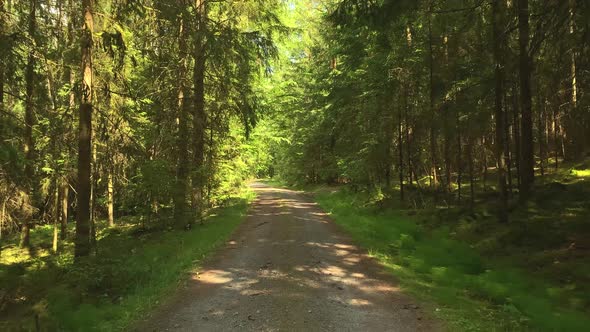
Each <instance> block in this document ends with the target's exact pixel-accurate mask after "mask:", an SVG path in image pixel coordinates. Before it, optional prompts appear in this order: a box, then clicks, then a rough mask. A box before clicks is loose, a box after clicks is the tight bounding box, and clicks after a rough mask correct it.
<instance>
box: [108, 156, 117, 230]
mask: <svg viewBox="0 0 590 332" xmlns="http://www.w3.org/2000/svg"><path fill="white" fill-rule="evenodd" d="M107 169H108V170H107V172H108V174H107V214H108V224H109V227H115V206H114V205H115V188H114V183H113V182H114V181H113V167H112V166H111V165H109V166H108V167H107Z"/></svg>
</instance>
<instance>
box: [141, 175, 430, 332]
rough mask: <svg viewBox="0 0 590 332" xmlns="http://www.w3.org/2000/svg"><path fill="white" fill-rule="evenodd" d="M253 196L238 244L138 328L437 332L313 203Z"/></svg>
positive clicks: (289, 194)
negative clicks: (254, 199)
mask: <svg viewBox="0 0 590 332" xmlns="http://www.w3.org/2000/svg"><path fill="white" fill-rule="evenodd" d="M253 188H254V190H256V191H257V193H258V198H257V199H256V201H255V202H254V204H253V206H252V207H251V209H250V212H249V215H248V217H247V219H246V220H245V222H244V223H243V224H242V225H241V226H240V227H239V229H238V230H237V231H236V233H235V234H234V235H233V237H232V239H231V240H230V241H229V242H228V243H227V245H226V246H225V247H224V248H222V249H221V250H219V252H218V253H216V254H215V255H214V257H212V259H211V260H209V261H208V262H207V263H206V264H205V266H204V268H203V269H202V271H201V273H200V274H198V275H195V276H193V277H192V279H191V280H190V282H189V284H188V286H187V287H186V288H185V289H182V290H181V291H179V292H178V295H177V296H176V297H175V298H174V299H173V300H172V301H170V303H168V304H166V305H164V306H163V307H162V308H160V309H159V310H158V311H157V312H156V313H155V314H154V315H153V317H151V318H149V319H148V320H147V321H146V322H144V324H142V326H141V327H140V328H139V329H138V330H141V331H228V330H240V331H241V330H247V331H433V330H435V331H436V330H440V327H439V325H438V324H437V323H436V322H435V321H433V320H431V319H428V318H427V317H426V315H425V313H424V312H423V311H422V309H421V308H420V307H419V306H418V305H416V303H415V302H414V301H412V299H411V298H410V297H408V296H407V295H404V294H402V293H400V291H399V289H398V287H397V285H396V282H395V281H394V279H392V277H391V276H390V275H388V274H387V273H384V272H383V269H382V268H381V267H380V266H379V265H378V264H377V263H376V262H375V261H374V260H372V259H371V258H369V257H367V256H366V255H365V253H364V252H363V251H362V250H360V249H359V248H357V247H356V246H354V245H353V244H352V242H351V240H350V239H349V238H348V237H347V236H345V235H344V234H343V233H342V232H341V231H340V230H339V228H338V227H337V226H336V225H335V224H333V222H332V221H331V220H330V219H329V217H328V216H327V215H326V214H325V213H324V212H323V211H322V210H321V209H320V208H319V207H318V206H317V205H316V204H314V203H312V202H311V201H310V200H309V199H308V198H306V197H305V196H304V195H302V194H300V193H298V192H295V191H290V190H285V189H276V188H270V187H268V186H266V185H263V184H260V183H255V184H253ZM195 231H198V229H197V230H195Z"/></svg>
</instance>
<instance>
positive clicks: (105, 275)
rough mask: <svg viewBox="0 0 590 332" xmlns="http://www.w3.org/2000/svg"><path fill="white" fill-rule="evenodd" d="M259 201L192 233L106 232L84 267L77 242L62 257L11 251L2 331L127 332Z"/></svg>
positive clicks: (2, 263)
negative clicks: (76, 251) (78, 260)
mask: <svg viewBox="0 0 590 332" xmlns="http://www.w3.org/2000/svg"><path fill="white" fill-rule="evenodd" d="M252 199H253V193H252V192H244V193H242V195H241V196H238V197H235V199H234V200H233V204H231V205H229V206H227V207H224V208H220V209H218V210H216V211H215V216H213V217H211V218H207V219H206V220H205V224H204V225H203V226H195V228H196V229H195V230H194V231H190V232H187V231H175V230H170V231H165V232H159V231H157V229H150V228H148V229H145V228H141V227H140V226H139V225H135V224H126V225H124V226H121V227H120V228H116V229H104V230H102V231H101V232H100V234H99V241H98V242H99V244H98V245H99V246H100V248H101V250H100V252H99V255H97V256H96V257H89V258H87V259H86V260H85V261H83V262H81V263H80V264H73V260H72V258H73V257H72V253H73V250H72V249H73V248H72V246H71V243H70V242H66V247H65V248H64V250H62V252H61V254H60V255H49V252H47V251H46V249H43V250H41V249H39V251H38V252H36V253H35V255H34V256H32V257H29V256H28V255H26V251H23V250H21V249H17V248H16V247H13V246H9V247H4V248H3V251H2V257H1V259H0V282H1V283H2V286H3V289H5V291H7V292H8V293H3V298H2V303H0V306H4V307H6V310H3V313H2V316H0V317H1V322H0V329H2V330H13V329H16V328H19V329H24V330H34V326H35V318H34V316H35V314H37V315H38V316H39V319H40V326H41V328H42V329H44V330H65V331H79V330H92V331H120V330H127V329H128V328H129V327H130V324H132V323H133V322H134V321H136V320H138V319H140V318H141V317H142V315H144V314H145V313H146V312H148V311H149V310H151V309H152V308H153V307H155V306H156V305H157V304H158V303H159V301H160V300H161V299H162V297H163V296H165V295H168V294H170V293H171V292H173V291H174V290H175V288H176V287H177V285H178V283H179V282H181V281H185V277H186V275H185V273H191V272H192V271H194V269H196V268H198V264H199V263H200V262H201V261H202V259H203V258H204V257H205V256H206V255H207V254H208V253H210V252H211V251H212V250H213V249H215V248H216V247H217V246H218V245H220V244H222V243H223V242H224V241H225V240H226V239H227V238H228V236H229V235H230V234H231V232H232V231H233V230H234V229H235V227H236V226H237V225H238V224H239V223H240V221H241V220H242V218H243V216H244V215H245V213H246V209H247V207H248V205H249V202H250V201H251V200H252ZM51 233H52V230H51V228H50V227H43V228H37V229H35V231H34V232H33V233H32V237H33V239H32V241H33V243H34V244H35V245H38V244H42V243H47V241H48V239H50V238H51ZM19 297H22V299H23V300H16V299H17V298H19ZM13 300H15V301H13Z"/></svg>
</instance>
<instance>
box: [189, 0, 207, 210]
mask: <svg viewBox="0 0 590 332" xmlns="http://www.w3.org/2000/svg"><path fill="white" fill-rule="evenodd" d="M195 9H196V13H197V29H196V31H195V34H196V35H195V40H196V44H195V48H194V54H193V56H194V61H195V66H194V68H193V84H194V103H195V109H194V115H193V148H194V152H193V166H194V167H195V171H194V172H193V179H192V183H193V194H192V200H191V202H192V207H193V209H194V211H195V214H196V218H197V219H198V220H200V221H201V220H202V212H203V211H202V210H203V191H204V186H205V183H204V182H205V181H204V179H205V176H204V175H205V174H204V172H205V169H204V166H205V165H204V162H205V122H206V121H207V114H206V112H205V65H206V53H205V32H206V30H205V28H206V24H207V21H206V20H207V6H206V1H204V0H195Z"/></svg>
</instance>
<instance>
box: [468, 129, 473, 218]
mask: <svg viewBox="0 0 590 332" xmlns="http://www.w3.org/2000/svg"><path fill="white" fill-rule="evenodd" d="M468 140H469V141H468V143H467V158H468V159H469V206H470V207H471V210H473V208H474V206H475V179H474V174H473V138H472V137H471V136H470V137H468Z"/></svg>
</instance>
